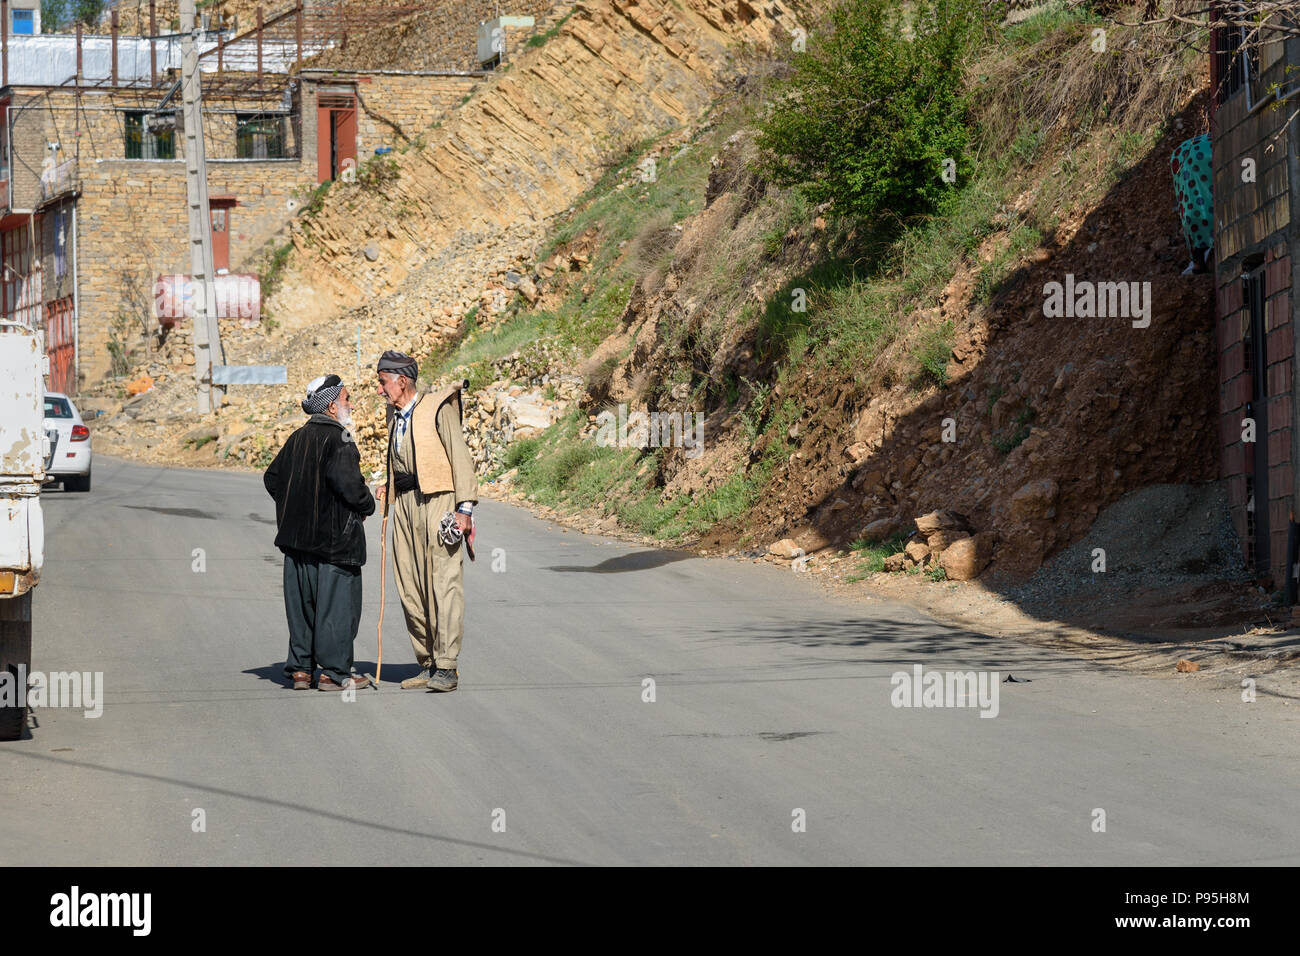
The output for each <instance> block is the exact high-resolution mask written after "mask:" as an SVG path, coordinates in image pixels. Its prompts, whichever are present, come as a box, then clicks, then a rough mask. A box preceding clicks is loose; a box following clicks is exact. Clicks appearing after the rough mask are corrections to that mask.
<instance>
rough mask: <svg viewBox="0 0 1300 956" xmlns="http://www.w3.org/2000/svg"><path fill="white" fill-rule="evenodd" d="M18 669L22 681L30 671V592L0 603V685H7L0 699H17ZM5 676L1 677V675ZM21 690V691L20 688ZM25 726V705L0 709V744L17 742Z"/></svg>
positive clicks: (1, 689) (1, 707)
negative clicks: (2, 682)
mask: <svg viewBox="0 0 1300 956" xmlns="http://www.w3.org/2000/svg"><path fill="white" fill-rule="evenodd" d="M20 665H21V666H22V668H23V670H22V673H23V675H24V677H23V680H26V675H27V674H28V673H29V672H30V671H31V667H32V592H31V591H28V592H27V593H26V594H24V595H23V596H22V597H16V598H7V599H5V600H0V681H4V682H6V683H7V684H8V686H7V687H2V688H0V699H3V698H5V697H9V695H10V694H12V695H13V698H11V699H15V700H16V698H17V695H18V694H19V692H20V688H19V686H18V674H19V671H18V668H19V666H20ZM6 674H7V675H8V676H4V675H6ZM24 689H25V688H24ZM26 723H27V704H26V702H24V703H23V705H22V706H21V707H19V706H18V705H17V704H14V705H12V706H0V740H17V739H18V738H19V737H21V736H22V735H23V727H24V726H25V725H26Z"/></svg>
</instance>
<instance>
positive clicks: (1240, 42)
mask: <svg viewBox="0 0 1300 956" xmlns="http://www.w3.org/2000/svg"><path fill="white" fill-rule="evenodd" d="M1228 15H1229V16H1232V17H1241V16H1242V15H1243V14H1242V12H1241V10H1240V9H1238V8H1233V9H1232V10H1230V11H1229V12H1228ZM1247 39H1248V38H1247V31H1246V28H1245V27H1241V26H1235V25H1233V24H1226V25H1224V26H1222V27H1220V28H1219V31H1218V43H1217V44H1216V57H1217V61H1218V62H1217V64H1216V72H1217V73H1218V77H1219V90H1218V93H1219V102H1220V103H1225V102H1227V101H1228V100H1229V99H1231V98H1232V97H1233V96H1235V95H1236V94H1237V93H1238V92H1239V91H1240V90H1241V89H1242V88H1243V87H1245V88H1246V89H1247V91H1248V92H1247V96H1249V95H1250V94H1249V87H1250V80H1251V77H1253V76H1255V75H1256V74H1257V72H1258V70H1257V66H1256V63H1255V59H1256V53H1255V50H1254V45H1253V44H1251V43H1247Z"/></svg>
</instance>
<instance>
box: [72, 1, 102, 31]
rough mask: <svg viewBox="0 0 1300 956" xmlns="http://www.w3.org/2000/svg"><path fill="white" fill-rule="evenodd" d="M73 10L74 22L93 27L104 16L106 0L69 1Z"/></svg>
mask: <svg viewBox="0 0 1300 956" xmlns="http://www.w3.org/2000/svg"><path fill="white" fill-rule="evenodd" d="M67 2H68V3H69V4H70V5H71V8H72V11H71V12H72V19H73V22H78V21H79V22H81V23H84V24H85V25H86V26H88V27H93V26H94V25H95V24H96V23H98V22H99V18H100V17H101V16H103V14H104V0H67Z"/></svg>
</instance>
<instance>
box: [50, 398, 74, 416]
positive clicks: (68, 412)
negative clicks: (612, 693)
mask: <svg viewBox="0 0 1300 956" xmlns="http://www.w3.org/2000/svg"><path fill="white" fill-rule="evenodd" d="M45 417H46V418H71V417H72V406H71V405H70V404H69V403H68V400H67V399H66V398H50V397H49V396H48V395H47V396H46V397H45Z"/></svg>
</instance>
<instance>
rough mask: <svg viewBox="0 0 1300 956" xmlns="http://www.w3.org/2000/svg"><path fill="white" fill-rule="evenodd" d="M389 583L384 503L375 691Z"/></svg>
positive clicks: (381, 668)
mask: <svg viewBox="0 0 1300 956" xmlns="http://www.w3.org/2000/svg"><path fill="white" fill-rule="evenodd" d="M387 583H388V502H387V501H385V502H384V520H383V521H381V522H380V523H379V627H378V633H377V635H376V636H377V637H378V638H379V660H377V661H376V662H375V689H376V690H378V689H379V675H380V674H382V673H383V672H384V605H385V604H387V603H388V602H387V601H386V600H385V586H386V585H387Z"/></svg>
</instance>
